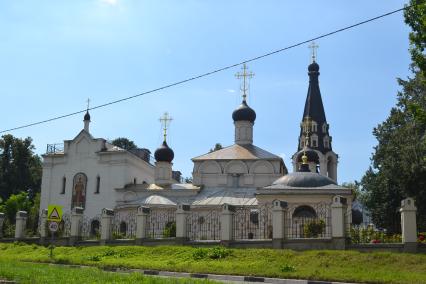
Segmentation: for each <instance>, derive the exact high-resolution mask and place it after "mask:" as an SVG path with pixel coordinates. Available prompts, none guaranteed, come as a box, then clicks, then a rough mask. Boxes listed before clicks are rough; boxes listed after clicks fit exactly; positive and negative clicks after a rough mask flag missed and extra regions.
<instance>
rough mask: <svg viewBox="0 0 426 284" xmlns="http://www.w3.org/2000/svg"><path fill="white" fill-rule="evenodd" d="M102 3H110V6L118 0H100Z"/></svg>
mask: <svg viewBox="0 0 426 284" xmlns="http://www.w3.org/2000/svg"><path fill="white" fill-rule="evenodd" d="M100 1H101V2H102V3H105V4H108V5H111V6H115V5H117V4H118V0H100Z"/></svg>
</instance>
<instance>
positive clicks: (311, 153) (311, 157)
mask: <svg viewBox="0 0 426 284" xmlns="http://www.w3.org/2000/svg"><path fill="white" fill-rule="evenodd" d="M303 153H306V156H307V157H308V162H314V163H317V164H319V156H318V153H317V152H315V150H312V149H311V148H307V149H305V150H301V151H299V153H297V161H298V162H302V157H303Z"/></svg>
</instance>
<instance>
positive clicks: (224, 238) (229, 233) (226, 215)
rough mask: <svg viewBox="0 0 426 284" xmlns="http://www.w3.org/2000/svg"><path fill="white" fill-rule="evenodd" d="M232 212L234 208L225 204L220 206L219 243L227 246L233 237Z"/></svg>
mask: <svg viewBox="0 0 426 284" xmlns="http://www.w3.org/2000/svg"><path fill="white" fill-rule="evenodd" d="M234 212H235V207H234V206H232V205H229V204H227V203H225V204H223V205H222V212H221V214H220V242H221V243H222V244H225V245H227V244H229V243H230V242H231V241H232V240H233V237H234V234H233V233H234Z"/></svg>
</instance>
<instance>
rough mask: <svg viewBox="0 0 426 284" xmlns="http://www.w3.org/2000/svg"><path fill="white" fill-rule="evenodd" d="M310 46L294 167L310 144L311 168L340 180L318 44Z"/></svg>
mask: <svg viewBox="0 0 426 284" xmlns="http://www.w3.org/2000/svg"><path fill="white" fill-rule="evenodd" d="M309 47H310V48H311V49H312V63H311V64H309V66H308V75H309V87H308V94H307V96H306V101H305V108H304V110H303V117H302V123H301V124H300V135H299V143H298V148H297V153H295V154H294V155H293V167H294V169H295V170H296V169H298V168H299V167H300V164H301V162H302V160H301V158H302V155H303V154H302V150H303V149H304V147H309V148H310V151H311V153H310V154H311V155H309V156H310V159H309V165H310V167H311V170H312V171H318V172H319V173H320V174H322V175H325V176H328V177H329V178H331V179H333V180H334V181H337V159H338V155H337V154H336V153H334V152H333V149H332V137H331V136H330V134H329V124H328V123H327V119H326V116H325V111H324V105H323V102H322V98H321V91H320V87H319V80H318V78H319V75H320V72H319V70H320V66H319V65H318V63H317V62H316V48H318V46H317V45H315V43H312V44H311V45H310V46H309Z"/></svg>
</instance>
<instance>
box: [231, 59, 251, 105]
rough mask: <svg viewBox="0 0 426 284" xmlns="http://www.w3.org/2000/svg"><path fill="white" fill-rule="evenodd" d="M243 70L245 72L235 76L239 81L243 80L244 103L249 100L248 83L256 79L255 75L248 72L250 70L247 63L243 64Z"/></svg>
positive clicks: (241, 88)
mask: <svg viewBox="0 0 426 284" xmlns="http://www.w3.org/2000/svg"><path fill="white" fill-rule="evenodd" d="M241 70H243V72H238V73H237V74H235V77H236V78H237V79H241V78H242V79H243V80H242V85H241V87H240V90H241V92H242V93H243V101H245V100H246V98H247V92H248V81H249V79H251V78H253V77H254V73H253V72H251V71H250V72H247V70H248V68H247V65H246V64H245V63H244V64H243V67H241Z"/></svg>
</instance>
